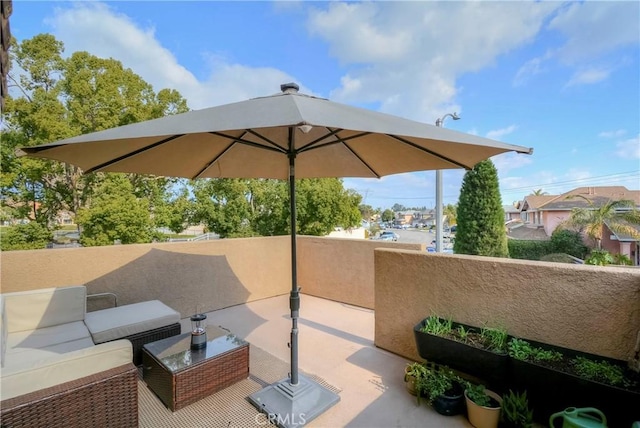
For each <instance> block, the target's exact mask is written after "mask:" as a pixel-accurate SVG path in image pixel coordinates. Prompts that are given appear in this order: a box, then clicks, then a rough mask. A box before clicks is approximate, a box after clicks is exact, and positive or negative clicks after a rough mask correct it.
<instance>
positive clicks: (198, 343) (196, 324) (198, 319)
mask: <svg viewBox="0 0 640 428" xmlns="http://www.w3.org/2000/svg"><path fill="white" fill-rule="evenodd" d="M206 319H207V316H206V315H205V314H195V315H192V316H191V349H193V350H197V349H203V348H206V347H207V329H206V323H205V320H206Z"/></svg>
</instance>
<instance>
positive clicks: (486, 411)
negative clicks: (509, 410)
mask: <svg viewBox="0 0 640 428" xmlns="http://www.w3.org/2000/svg"><path fill="white" fill-rule="evenodd" d="M485 392H486V394H487V395H488V396H489V397H491V398H493V399H494V400H496V401H497V402H498V403H500V405H501V404H502V397H500V396H499V395H498V394H496V393H495V392H493V391H491V390H488V389H486V390H485ZM464 398H465V400H466V401H467V418H468V419H469V422H470V423H471V425H473V426H474V427H476V428H497V427H498V423H499V422H500V407H485V406H479V405H477V404H476V403H474V402H473V401H471V400H470V399H469V397H467V391H465V392H464Z"/></svg>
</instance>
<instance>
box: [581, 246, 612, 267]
mask: <svg viewBox="0 0 640 428" xmlns="http://www.w3.org/2000/svg"><path fill="white" fill-rule="evenodd" d="M613 262H614V260H613V256H611V254H610V253H609V252H608V251H606V250H593V251H591V253H590V254H589V257H587V258H586V259H585V261H584V263H585V264H587V265H594V266H606V265H610V264H612V263H613Z"/></svg>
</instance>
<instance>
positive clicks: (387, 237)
mask: <svg viewBox="0 0 640 428" xmlns="http://www.w3.org/2000/svg"><path fill="white" fill-rule="evenodd" d="M399 237H400V235H398V234H397V233H395V232H391V231H385V232H382V233H381V234H380V238H378V239H380V240H382V241H397V240H398V238H399Z"/></svg>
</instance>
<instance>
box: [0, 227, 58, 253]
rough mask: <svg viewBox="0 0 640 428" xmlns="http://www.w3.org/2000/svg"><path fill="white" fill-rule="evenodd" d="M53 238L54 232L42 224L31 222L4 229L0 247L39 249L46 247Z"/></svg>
mask: <svg viewBox="0 0 640 428" xmlns="http://www.w3.org/2000/svg"><path fill="white" fill-rule="evenodd" d="M52 240H53V233H51V231H50V230H48V229H47V228H46V227H44V226H43V225H41V224H38V223H36V222H29V223H26V224H18V225H16V226H12V227H5V228H3V229H2V236H1V237H0V249H2V251H10V250H37V249H40V248H45V247H46V246H47V244H48V243H49V242H51V241H52Z"/></svg>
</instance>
